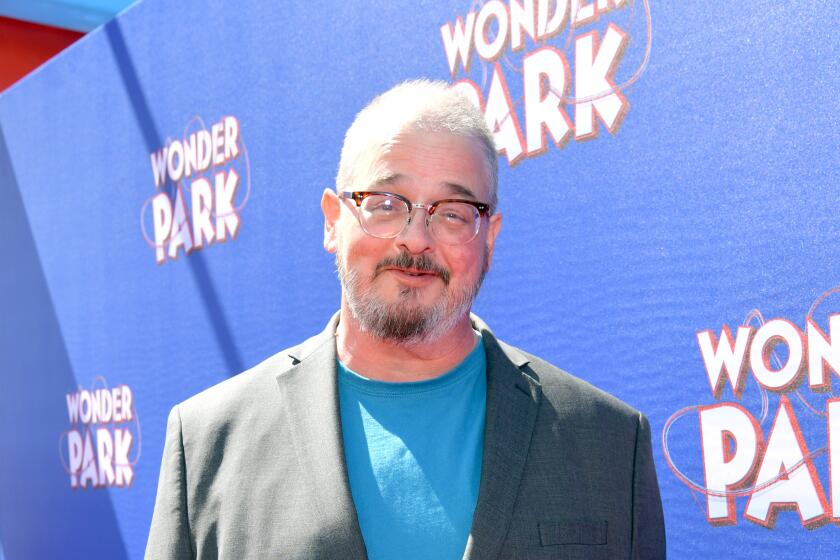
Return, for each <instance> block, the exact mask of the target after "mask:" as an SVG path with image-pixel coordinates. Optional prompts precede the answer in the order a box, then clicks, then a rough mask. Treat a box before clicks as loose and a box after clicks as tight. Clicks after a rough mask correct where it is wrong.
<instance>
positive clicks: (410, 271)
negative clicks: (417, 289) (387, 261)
mask: <svg viewBox="0 0 840 560" xmlns="http://www.w3.org/2000/svg"><path fill="white" fill-rule="evenodd" d="M385 270H390V271H392V272H399V273H401V274H405V275H407V276H413V277H415V278H419V277H423V276H437V274H436V273H434V272H432V271H430V270H418V269H416V268H398V267H386V268H385Z"/></svg>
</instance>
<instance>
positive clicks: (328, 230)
mask: <svg viewBox="0 0 840 560" xmlns="http://www.w3.org/2000/svg"><path fill="white" fill-rule="evenodd" d="M321 211H322V212H323V213H324V249H326V250H327V252H328V253H335V252H336V250H337V249H338V236H337V234H336V228H337V226H338V218H339V216H341V200H340V199H339V198H338V195H337V194H335V191H333V190H332V189H330V188H326V189H324V194H323V195H322V196H321Z"/></svg>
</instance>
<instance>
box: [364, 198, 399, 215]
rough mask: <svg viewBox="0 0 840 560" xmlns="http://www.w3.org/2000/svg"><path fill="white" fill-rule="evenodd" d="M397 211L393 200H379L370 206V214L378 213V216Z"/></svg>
mask: <svg viewBox="0 0 840 560" xmlns="http://www.w3.org/2000/svg"><path fill="white" fill-rule="evenodd" d="M396 210H397V208H396V206H395V205H394V201H393V200H380V201H377V202H374V203H373V204H372V205H370V211H371V212H378V213H380V214H389V213H391V212H395V211H396Z"/></svg>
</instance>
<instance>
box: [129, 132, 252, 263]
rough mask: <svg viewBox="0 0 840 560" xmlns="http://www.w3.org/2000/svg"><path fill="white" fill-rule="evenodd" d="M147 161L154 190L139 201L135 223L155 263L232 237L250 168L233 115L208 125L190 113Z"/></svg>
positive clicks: (246, 192) (244, 201)
mask: <svg viewBox="0 0 840 560" xmlns="http://www.w3.org/2000/svg"><path fill="white" fill-rule="evenodd" d="M149 161H150V164H151V171H152V177H153V178H154V184H155V190H156V191H157V192H156V194H154V195H152V196H151V197H149V198H148V199H146V201H145V202H144V203H143V207H142V209H141V211H140V226H141V230H142V232H143V237H144V238H145V240H146V243H148V244H149V246H150V247H151V248H152V249H153V250H154V254H155V261H156V262H157V263H158V264H163V263H165V262H166V261H167V260H174V259H177V258H178V253H179V251H181V250H183V252H184V254H186V255H189V254H190V253H191V252H193V251H197V250H199V249H203V248H204V247H209V246H210V245H212V244H214V243H223V242H225V241H227V240H228V239H234V238H235V237H236V234H237V233H238V232H239V227H240V214H241V212H242V209H243V208H244V207H245V205H246V204H247V202H248V196H249V194H250V190H251V169H250V163H249V161H248V151H247V149H246V148H245V142H244V141H243V139H242V131H241V129H240V126H239V121H238V120H237V119H236V118H235V117H232V116H226V117H223V118H221V119H220V120H219V121H218V122H216V123H214V124H213V125H212V126H210V127H209V128H207V127H206V126H205V125H204V121H202V120H201V119H200V118H199V117H193V119H191V120H190V122H189V123H188V124H187V126H186V129H185V130H184V134H183V137H182V138H181V139H174V140H173V139H167V141H166V145H164V146H163V147H162V148H160V149H158V150H155V151H154V152H152V153H151V154H150V156H149ZM243 183H244V188H242V185H243ZM150 231H151V232H153V234H152V235H151V236H150V235H149V232H150Z"/></svg>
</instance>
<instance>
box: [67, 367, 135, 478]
mask: <svg viewBox="0 0 840 560" xmlns="http://www.w3.org/2000/svg"><path fill="white" fill-rule="evenodd" d="M65 401H66V404H67V416H68V419H69V421H70V428H69V429H67V430H66V431H64V432H63V433H62V434H61V437H60V438H59V456H60V458H61V463H62V465H63V466H64V470H65V471H66V472H67V474H68V475H69V477H70V487H71V488H107V487H110V486H117V487H124V486H130V485H131V482H132V481H133V480H134V466H135V465H136V464H137V461H138V460H139V459H140V447H141V445H140V442H141V432H140V419H139V418H138V416H137V411H136V408H135V406H134V397H133V393H132V391H131V389H130V388H129V387H128V386H127V385H118V386H116V387H110V388H109V387H108V383H107V382H106V381H105V378H103V377H97V378H96V379H95V380H94V382H93V385H92V386H91V388H90V389H82V388H81V387H80V388H79V389H78V390H77V391H73V392H71V393H67V395H66V396H65Z"/></svg>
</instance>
